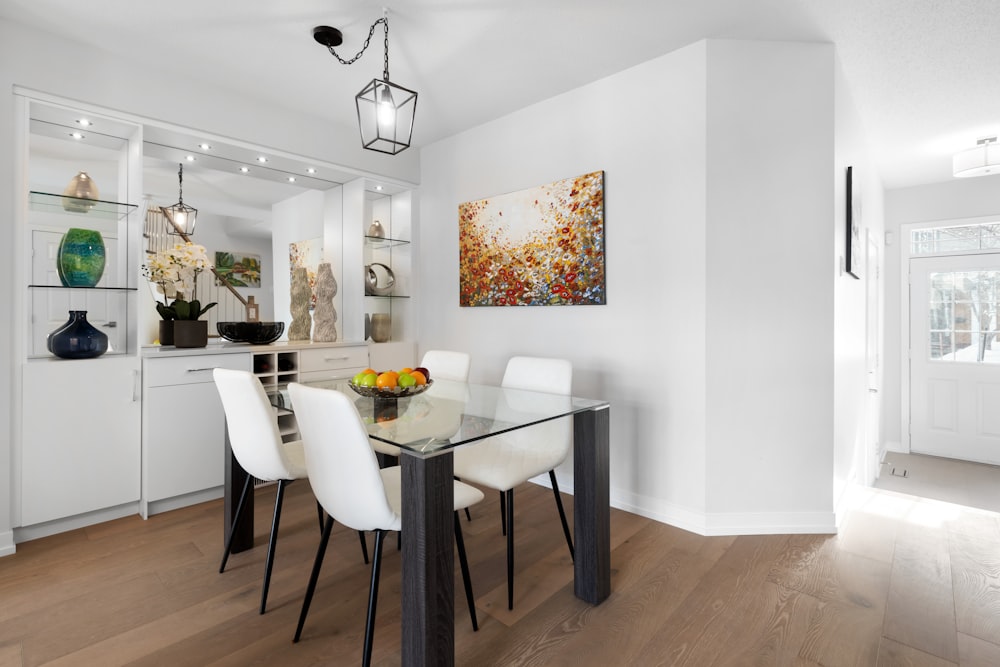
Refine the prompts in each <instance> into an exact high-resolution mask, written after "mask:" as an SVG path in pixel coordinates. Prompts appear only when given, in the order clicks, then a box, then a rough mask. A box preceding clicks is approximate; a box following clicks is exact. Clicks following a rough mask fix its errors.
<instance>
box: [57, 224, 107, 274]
mask: <svg viewBox="0 0 1000 667" xmlns="http://www.w3.org/2000/svg"><path fill="white" fill-rule="evenodd" d="M104 261H105V257H104V237H102V236H101V233H100V232H98V231H95V230H93V229H79V228H77V227H72V228H70V229H68V230H66V233H65V234H63V237H62V240H61V241H59V253H58V256H57V257H56V269H58V271H59V280H60V281H62V284H63V286H65V287H94V286H95V285H97V283H98V281H100V279H101V276H102V275H104Z"/></svg>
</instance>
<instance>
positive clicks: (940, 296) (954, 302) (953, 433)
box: [910, 254, 1000, 464]
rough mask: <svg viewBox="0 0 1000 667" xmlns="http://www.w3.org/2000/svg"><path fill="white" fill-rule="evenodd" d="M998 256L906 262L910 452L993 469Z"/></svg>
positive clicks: (998, 457) (996, 452)
mask: <svg viewBox="0 0 1000 667" xmlns="http://www.w3.org/2000/svg"><path fill="white" fill-rule="evenodd" d="M998 306H1000V255H992V254H984V255H956V256H948V257H921V258H912V259H911V260H910V451H912V452H917V453H921V454H931V455H934V456H945V457H949V458H955V459H964V460H968V461H980V462H983V463H992V464H1000V341H998V339H997V328H998V322H997V318H998Z"/></svg>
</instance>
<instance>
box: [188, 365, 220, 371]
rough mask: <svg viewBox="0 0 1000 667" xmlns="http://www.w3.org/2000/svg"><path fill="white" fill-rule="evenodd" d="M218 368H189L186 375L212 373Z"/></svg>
mask: <svg viewBox="0 0 1000 667" xmlns="http://www.w3.org/2000/svg"><path fill="white" fill-rule="evenodd" d="M216 368H218V366H206V367H205V368H189V369H187V372H188V373H201V372H202V371H214V370H215V369H216Z"/></svg>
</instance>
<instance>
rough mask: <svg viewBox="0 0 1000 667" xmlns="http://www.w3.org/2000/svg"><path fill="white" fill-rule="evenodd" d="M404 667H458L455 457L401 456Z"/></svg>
mask: <svg viewBox="0 0 1000 667" xmlns="http://www.w3.org/2000/svg"><path fill="white" fill-rule="evenodd" d="M400 463H401V464H402V468H403V470H402V477H403V490H402V493H403V497H402V500H403V591H402V595H403V618H402V626H403V644H402V663H403V667H417V666H420V667H428V666H434V667H452V666H453V665H454V664H455V555H454V549H455V547H454V540H455V537H454V534H455V533H454V530H455V519H454V507H455V487H454V476H453V475H454V469H455V465H454V457H453V456H452V453H451V452H446V453H443V454H440V455H438V456H433V457H431V458H420V457H417V456H412V455H410V454H408V453H406V452H405V451H404V452H403V453H402V455H401V456H400Z"/></svg>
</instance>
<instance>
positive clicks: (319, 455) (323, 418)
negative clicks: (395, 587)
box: [288, 383, 483, 667]
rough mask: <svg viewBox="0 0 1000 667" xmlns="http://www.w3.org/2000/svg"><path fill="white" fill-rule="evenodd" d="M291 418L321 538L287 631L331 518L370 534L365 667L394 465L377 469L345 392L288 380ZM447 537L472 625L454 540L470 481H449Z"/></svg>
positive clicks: (468, 582)
mask: <svg viewBox="0 0 1000 667" xmlns="http://www.w3.org/2000/svg"><path fill="white" fill-rule="evenodd" d="M288 390H289V393H290V395H291V398H292V407H293V409H294V411H295V418H296V420H297V421H298V423H299V430H300V433H301V435H302V439H303V443H304V446H305V458H306V469H307V470H308V473H309V483H310V484H311V485H312V487H313V492H314V493H315V494H316V498H317V499H318V500H319V502H320V504H321V505H322V506H323V508H324V509H325V510H326V512H327V519H326V523H325V524H324V526H323V537H322V538H321V540H320V545H319V549H318V550H317V552H316V560H315V562H314V564H313V569H312V573H311V575H310V577H309V585H308V586H307V588H306V594H305V599H304V600H303V602H302V612H301V614H300V615H299V623H298V626H297V627H296V629H295V638H294V640H293V641H296V642H298V641H299V639H300V638H301V636H302V628H303V626H304V625H305V621H306V615H307V614H308V613H309V606H310V604H311V602H312V598H313V594H314V592H315V590H316V581H317V580H318V578H319V573H320V568H321V567H322V564H323V556H324V555H325V553H326V547H327V543H328V542H329V539H330V531H331V530H332V529H333V522H334V521H339V522H340V523H342V524H344V525H345V526H347V527H349V528H352V529H354V530H359V531H374V532H375V550H374V552H373V554H372V575H371V584H370V588H369V593H368V618H367V620H366V622H365V644H364V653H363V657H362V662H363V664H364V665H365V666H366V667H367V666H368V665H369V664H370V663H371V651H372V641H373V638H374V630H375V610H376V605H377V602H378V585H379V575H380V572H381V565H382V543H383V541H384V539H385V535H386V533H388V532H390V531H399V530H400V528H401V527H402V507H401V505H402V499H401V497H402V488H401V483H402V480H401V477H400V467H399V466H392V467H390V468H381V469H380V468H379V466H378V461H377V460H376V458H375V452H374V451H373V450H372V448H371V445H369V443H368V432H367V430H366V428H365V425H364V422H362V420H361V416H360V415H359V414H358V410H357V408H356V407H355V406H354V403H353V401H352V399H351V398H350V397H348V396H347V395H345V394H343V393H341V392H338V391H333V390H329V389H320V388H317V387H307V386H305V385H301V384H297V383H292V384H290V385H289V386H288ZM454 485H455V486H454V489H455V505H454V509H455V515H454V516H455V518H454V524H455V543H456V545H457V547H458V558H459V563H460V564H461V567H462V579H463V581H464V583H465V597H466V602H467V603H468V605H469V616H470V617H471V619H472V628H473V630H478V629H479V622H478V620H477V619H476V607H475V599H474V597H473V595H472V579H471V577H470V576H469V562H468V559H467V558H466V554H465V543H464V541H463V539H462V528H461V522H459V520H458V511H459V510H461V509H464V508H466V507H468V506H470V505H474V504H475V503H478V502H479V501H481V500H482V499H483V493H482V491H480V490H479V489H476V488H475V487H472V486H469V485H468V484H463V483H461V482H455V483H454Z"/></svg>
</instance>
